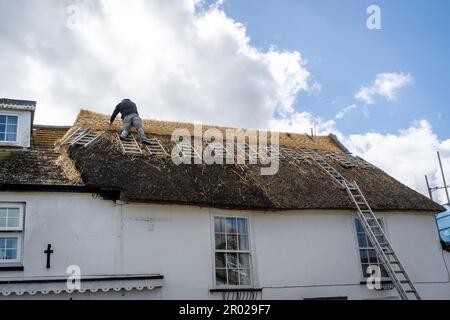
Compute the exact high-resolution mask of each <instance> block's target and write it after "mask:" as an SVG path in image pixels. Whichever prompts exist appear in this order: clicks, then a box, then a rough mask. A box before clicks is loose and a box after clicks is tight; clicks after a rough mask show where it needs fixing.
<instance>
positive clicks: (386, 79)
mask: <svg viewBox="0 0 450 320" xmlns="http://www.w3.org/2000/svg"><path fill="white" fill-rule="evenodd" d="M413 83H414V78H413V77H412V76H411V75H410V74H404V73H379V74H378V75H377V76H376V78H375V80H374V82H373V84H372V85H371V86H365V87H361V89H359V91H358V92H357V93H356V95H355V98H356V99H359V100H362V101H364V102H365V103H366V104H374V103H375V99H376V97H377V96H380V97H384V98H386V99H387V100H389V101H393V100H395V99H396V95H397V91H398V90H399V89H401V88H402V87H405V86H409V85H412V84H413Z"/></svg>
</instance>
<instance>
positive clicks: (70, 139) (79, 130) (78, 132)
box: [61, 128, 89, 145]
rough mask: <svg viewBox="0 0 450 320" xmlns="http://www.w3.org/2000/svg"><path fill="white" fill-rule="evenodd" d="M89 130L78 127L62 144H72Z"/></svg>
mask: <svg viewBox="0 0 450 320" xmlns="http://www.w3.org/2000/svg"><path fill="white" fill-rule="evenodd" d="M88 131H89V130H88V129H86V128H77V129H76V130H75V131H74V132H72V134H71V135H70V136H68V137H67V138H66V139H65V140H64V141H62V142H61V145H65V144H70V145H71V144H72V143H73V142H74V141H76V140H77V139H80V138H81V137H82V136H83V135H84V134H86V132H88Z"/></svg>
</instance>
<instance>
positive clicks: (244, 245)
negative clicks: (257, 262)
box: [239, 235, 249, 251]
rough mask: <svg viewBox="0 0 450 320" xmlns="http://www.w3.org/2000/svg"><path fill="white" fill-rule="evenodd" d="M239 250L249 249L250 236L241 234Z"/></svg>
mask: <svg viewBox="0 0 450 320" xmlns="http://www.w3.org/2000/svg"><path fill="white" fill-rule="evenodd" d="M239 250H242V251H248V250H249V245H248V236H241V235H240V236H239Z"/></svg>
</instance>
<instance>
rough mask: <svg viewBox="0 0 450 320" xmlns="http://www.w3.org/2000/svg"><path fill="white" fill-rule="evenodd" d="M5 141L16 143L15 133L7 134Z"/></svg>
mask: <svg viewBox="0 0 450 320" xmlns="http://www.w3.org/2000/svg"><path fill="white" fill-rule="evenodd" d="M6 141H16V134H15V133H7V134H6Z"/></svg>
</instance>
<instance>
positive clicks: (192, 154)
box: [176, 142, 202, 159]
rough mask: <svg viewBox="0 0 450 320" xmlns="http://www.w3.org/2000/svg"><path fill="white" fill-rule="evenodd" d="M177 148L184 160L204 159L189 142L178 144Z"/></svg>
mask: <svg viewBox="0 0 450 320" xmlns="http://www.w3.org/2000/svg"><path fill="white" fill-rule="evenodd" d="M176 148H177V149H178V152H179V153H180V154H181V155H182V156H183V158H188V159H191V158H194V159H202V156H201V154H200V152H199V151H198V150H197V149H196V148H195V147H194V146H192V145H191V144H190V143H187V142H179V143H177V144H176Z"/></svg>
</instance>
